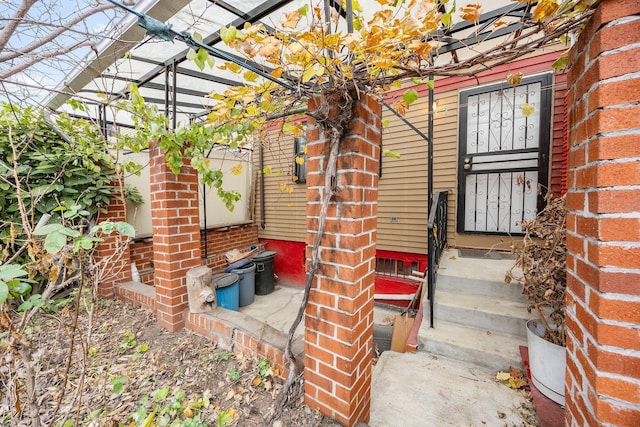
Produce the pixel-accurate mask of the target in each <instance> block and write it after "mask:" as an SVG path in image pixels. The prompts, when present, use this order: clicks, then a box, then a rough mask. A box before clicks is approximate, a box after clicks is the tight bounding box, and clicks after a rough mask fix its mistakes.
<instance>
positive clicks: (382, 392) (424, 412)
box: [240, 285, 524, 427]
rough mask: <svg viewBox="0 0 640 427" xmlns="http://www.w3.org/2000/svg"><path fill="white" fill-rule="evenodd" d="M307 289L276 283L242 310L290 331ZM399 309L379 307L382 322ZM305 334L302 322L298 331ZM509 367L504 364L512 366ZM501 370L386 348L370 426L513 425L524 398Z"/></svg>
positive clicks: (375, 375)
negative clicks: (507, 383) (499, 374)
mask: <svg viewBox="0 0 640 427" xmlns="http://www.w3.org/2000/svg"><path fill="white" fill-rule="evenodd" d="M302 293H303V291H302V289H299V288H293V287H288V286H282V285H277V286H276V289H275V291H274V292H273V293H271V294H269V295H264V296H260V295H256V297H255V301H254V302H253V304H250V305H248V306H246V307H241V308H240V312H241V313H243V314H245V315H247V316H251V317H253V318H255V319H258V320H261V321H263V322H264V323H267V324H269V325H270V326H273V327H274V328H276V329H279V330H281V331H284V332H288V330H289V327H290V325H291V323H292V322H293V319H294V318H295V316H296V314H297V312H298V309H299V307H300V303H301V301H302ZM397 313H398V311H396V310H393V309H389V308H387V307H380V306H376V307H375V309H374V322H375V323H376V324H382V323H384V321H385V318H387V317H393V316H394V315H395V314H397ZM302 333H303V325H302V324H301V325H300V327H299V328H298V329H297V330H296V336H301V335H302ZM508 368H509V367H508V366H505V367H504V369H505V370H507V369H508ZM495 376H496V372H495V371H492V370H489V369H486V368H482V367H478V366H475V365H473V364H468V363H463V362H459V361H456V360H452V359H448V358H444V357H440V356H434V355H432V354H430V353H427V352H420V351H418V352H416V353H396V352H392V351H385V352H383V353H382V355H381V356H380V358H379V359H378V363H377V364H376V366H374V368H373V378H372V388H371V419H370V422H369V426H371V427H388V426H403V427H412V426H415V427H424V426H438V427H440V426H456V427H457V426H512V425H518V426H520V425H522V419H521V418H520V417H519V415H518V414H519V412H520V409H519V408H520V406H521V405H522V403H523V402H524V398H523V397H522V396H521V395H520V393H519V392H517V391H514V390H512V389H509V388H508V387H507V386H505V385H503V384H501V383H498V382H497V381H496V380H495Z"/></svg>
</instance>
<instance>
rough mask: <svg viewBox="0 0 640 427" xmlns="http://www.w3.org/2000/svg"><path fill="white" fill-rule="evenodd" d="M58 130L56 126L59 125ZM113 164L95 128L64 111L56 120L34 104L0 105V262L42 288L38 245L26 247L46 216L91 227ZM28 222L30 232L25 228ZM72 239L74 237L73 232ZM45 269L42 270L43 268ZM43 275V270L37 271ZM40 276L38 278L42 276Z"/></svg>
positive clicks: (80, 228) (103, 203)
mask: <svg viewBox="0 0 640 427" xmlns="http://www.w3.org/2000/svg"><path fill="white" fill-rule="evenodd" d="M56 127H57V128H58V130H56V129H55V128H56ZM114 178H115V163H114V159H113V157H112V156H111V155H110V153H109V152H108V150H107V147H106V146H105V143H104V139H103V137H102V135H101V134H100V132H99V131H98V129H97V127H96V126H95V125H93V124H91V123H87V122H84V121H82V120H77V119H72V118H70V117H69V116H65V115H62V116H60V117H58V118H57V120H56V123H55V124H52V123H49V122H47V120H45V117H44V115H43V113H42V112H39V111H36V110H35V109H33V108H24V109H18V108H17V107H15V106H13V105H9V104H3V105H2V107H1V108H0V206H2V207H3V208H2V210H1V212H0V248H1V250H2V258H1V261H2V263H5V262H8V261H11V262H12V263H14V264H20V265H22V266H23V267H25V266H26V267H27V268H28V269H29V270H30V271H29V273H30V274H29V276H30V277H31V278H32V279H36V282H35V283H34V288H35V289H34V292H37V290H38V289H39V288H42V283H39V282H41V281H42V280H43V279H42V277H41V272H37V270H38V266H37V265H36V264H37V256H36V255H37V254H36V253H34V252H37V249H36V248H35V247H33V246H30V247H27V246H28V245H26V243H27V240H28V235H27V234H28V231H33V230H34V229H35V227H36V224H37V223H38V221H39V220H40V219H41V218H42V217H43V216H44V215H51V219H50V220H49V222H50V223H62V224H64V225H65V226H66V227H68V228H72V229H75V230H78V231H80V232H81V231H83V230H84V231H86V230H88V228H87V226H89V225H91V223H92V221H94V220H95V218H96V215H97V213H98V212H99V211H100V209H102V208H104V207H105V206H107V205H108V203H109V199H110V198H111V195H112V192H113V187H112V186H111V185H110V184H111V182H112V181H113V180H114ZM27 225H28V228H29V230H25V226H27ZM69 237H71V236H69ZM40 270H41V269H40ZM39 273H40V274H39ZM39 276H40V277H39Z"/></svg>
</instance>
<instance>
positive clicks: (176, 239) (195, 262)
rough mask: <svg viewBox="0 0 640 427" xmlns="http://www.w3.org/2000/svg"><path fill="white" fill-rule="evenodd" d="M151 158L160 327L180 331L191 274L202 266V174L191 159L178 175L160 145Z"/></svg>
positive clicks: (152, 208)
mask: <svg viewBox="0 0 640 427" xmlns="http://www.w3.org/2000/svg"><path fill="white" fill-rule="evenodd" d="M149 155H150V161H151V177H150V184H151V216H152V224H153V264H154V268H155V281H154V283H155V288H156V314H157V316H158V324H159V325H161V326H163V327H164V328H166V329H168V330H170V331H176V330H178V329H182V327H184V311H185V310H187V306H188V302H187V285H186V274H187V271H188V270H189V269H190V268H192V267H197V266H199V265H200V264H201V259H200V222H199V207H198V206H199V199H198V175H197V173H196V171H195V170H194V169H193V168H192V167H191V165H190V163H189V160H188V159H185V165H184V166H183V167H182V171H181V172H180V174H179V175H175V174H174V173H173V172H171V170H170V169H169V167H168V166H167V163H166V160H165V157H164V153H163V152H162V150H160V149H159V148H158V147H157V146H155V147H153V148H152V149H151V150H150V154H149Z"/></svg>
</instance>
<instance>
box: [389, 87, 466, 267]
mask: <svg viewBox="0 0 640 427" xmlns="http://www.w3.org/2000/svg"><path fill="white" fill-rule="evenodd" d="M435 99H436V100H437V102H438V111H437V112H436V114H435V118H434V132H433V141H434V154H433V161H434V165H433V172H434V189H435V190H436V191H438V190H441V189H443V190H449V191H450V192H452V190H453V189H454V188H455V182H456V165H457V160H456V159H457V152H458V150H457V143H456V141H457V130H456V128H457V108H455V106H456V105H457V92H456V91H453V92H450V93H441V94H438V95H437V96H436V98H435ZM447 105H448V106H449V108H446V106H447ZM445 108H446V111H447V112H446V113H444V111H445ZM428 109H429V104H428V98H427V97H422V98H420V99H419V100H418V101H416V102H415V103H414V104H413V105H412V106H411V109H410V110H409V112H408V113H407V115H406V116H405V117H406V119H407V120H408V121H410V122H411V124H413V125H414V126H415V127H417V128H418V129H420V130H421V131H422V132H423V133H425V134H426V133H427V129H428V114H427V112H428ZM383 118H384V119H386V120H388V121H389V125H388V126H387V127H386V128H385V130H384V132H383V144H384V148H385V149H389V150H391V151H394V152H396V153H398V154H400V156H401V157H400V159H393V158H386V157H385V158H384V159H383V168H382V178H381V179H380V191H379V195H378V249H383V250H389V251H399V252H413V253H419V254H426V253H427V223H428V206H427V205H428V182H427V177H428V161H429V159H428V142H427V141H426V140H424V139H423V138H422V137H420V136H419V135H418V134H417V133H416V132H415V131H413V130H412V129H411V128H410V127H409V126H407V124H405V123H404V122H403V121H402V120H401V119H400V118H398V117H397V116H395V115H394V114H393V113H391V112H390V111H389V110H388V109H383ZM450 198H451V197H450ZM392 218H393V220H394V222H392ZM448 220H449V221H451V215H450V216H449V218H448ZM396 221H397V222H396Z"/></svg>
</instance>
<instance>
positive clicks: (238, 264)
mask: <svg viewBox="0 0 640 427" xmlns="http://www.w3.org/2000/svg"><path fill="white" fill-rule="evenodd" d="M249 264H251V258H246V259H241V260H240V261H236V262H234V263H233V264H229V267H227V268H225V269H224V271H225V272H226V273H229V272H230V271H231V270H237V269H239V268H244V267H248V266H249Z"/></svg>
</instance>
